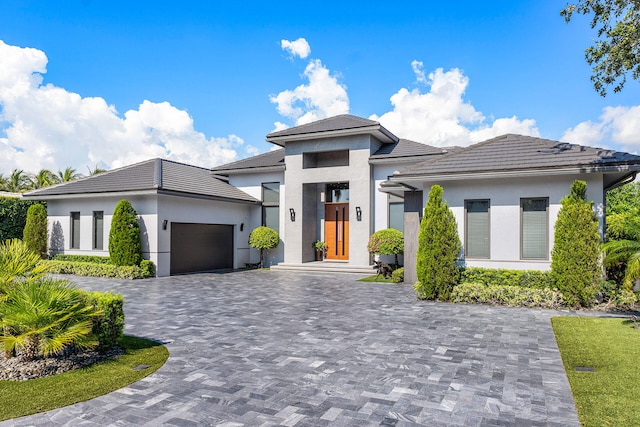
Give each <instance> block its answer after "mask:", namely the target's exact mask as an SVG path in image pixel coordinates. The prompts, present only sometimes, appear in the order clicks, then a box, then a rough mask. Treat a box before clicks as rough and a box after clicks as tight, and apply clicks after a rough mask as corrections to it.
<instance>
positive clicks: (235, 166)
mask: <svg viewBox="0 0 640 427" xmlns="http://www.w3.org/2000/svg"><path fill="white" fill-rule="evenodd" d="M272 167H275V168H282V170H284V148H279V149H277V150H273V151H269V152H268V153H264V154H258V155H257V156H253V157H248V158H246V159H242V160H238V161H237V162H233V163H227V164H226V165H220V166H216V167H214V168H213V169H211V170H212V171H213V172H216V173H220V174H224V173H227V172H230V171H239V170H246V169H249V170H257V169H263V168H272Z"/></svg>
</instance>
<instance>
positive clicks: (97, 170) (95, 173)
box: [87, 165, 107, 176]
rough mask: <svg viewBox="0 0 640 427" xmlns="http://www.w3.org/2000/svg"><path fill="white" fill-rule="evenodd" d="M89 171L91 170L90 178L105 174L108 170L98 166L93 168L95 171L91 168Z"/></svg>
mask: <svg viewBox="0 0 640 427" xmlns="http://www.w3.org/2000/svg"><path fill="white" fill-rule="evenodd" d="M87 169H89V176H93V175H98V174H99V173H103V172H106V171H107V170H106V169H103V168H101V167H98V165H96V167H95V168H93V170H92V169H91V168H90V167H89V166H87Z"/></svg>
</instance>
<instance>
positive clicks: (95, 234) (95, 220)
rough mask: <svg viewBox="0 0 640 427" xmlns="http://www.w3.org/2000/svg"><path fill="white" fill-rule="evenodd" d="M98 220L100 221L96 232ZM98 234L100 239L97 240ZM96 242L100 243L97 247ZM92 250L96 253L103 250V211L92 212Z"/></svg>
mask: <svg viewBox="0 0 640 427" xmlns="http://www.w3.org/2000/svg"><path fill="white" fill-rule="evenodd" d="M98 219H99V220H100V221H101V223H100V229H99V230H98ZM98 232H99V233H100V239H98ZM98 241H99V243H100V245H99V247H98ZM92 248H93V249H94V250H97V251H101V250H104V211H93V242H92Z"/></svg>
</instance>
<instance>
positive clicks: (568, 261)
mask: <svg viewBox="0 0 640 427" xmlns="http://www.w3.org/2000/svg"><path fill="white" fill-rule="evenodd" d="M561 204H562V207H561V208H560V211H559V212H558V219H557V220H556V225H555V234H554V244H553V250H552V251H551V276H552V280H553V281H554V283H555V285H556V286H557V287H558V289H559V290H560V292H562V294H563V295H564V298H565V301H566V303H567V305H569V306H574V307H577V306H585V307H588V306H590V305H591V304H592V303H593V299H594V297H595V294H596V291H597V287H598V284H599V282H600V280H601V279H602V275H601V268H600V234H599V233H598V220H597V219H596V216H595V214H594V212H593V203H592V202H588V201H587V183H586V182H584V181H579V180H576V181H574V182H573V184H572V185H571V190H570V192H569V195H568V196H566V197H565V198H563V199H562V201H561Z"/></svg>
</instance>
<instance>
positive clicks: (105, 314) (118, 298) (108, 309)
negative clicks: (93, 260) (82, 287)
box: [82, 291, 124, 350]
mask: <svg viewBox="0 0 640 427" xmlns="http://www.w3.org/2000/svg"><path fill="white" fill-rule="evenodd" d="M82 293H83V294H84V295H85V298H86V301H87V304H90V305H93V306H95V307H96V308H98V309H99V310H100V311H101V312H102V315H100V316H98V317H95V318H94V319H93V328H92V332H93V334H94V335H95V336H96V338H98V350H108V349H110V348H111V347H113V346H115V345H116V344H118V341H119V340H120V338H122V333H123V331H124V297H123V296H122V295H120V294H114V293H112V292H88V291H82Z"/></svg>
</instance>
